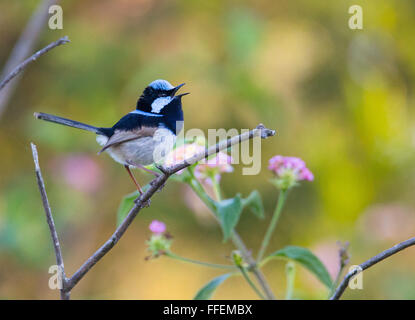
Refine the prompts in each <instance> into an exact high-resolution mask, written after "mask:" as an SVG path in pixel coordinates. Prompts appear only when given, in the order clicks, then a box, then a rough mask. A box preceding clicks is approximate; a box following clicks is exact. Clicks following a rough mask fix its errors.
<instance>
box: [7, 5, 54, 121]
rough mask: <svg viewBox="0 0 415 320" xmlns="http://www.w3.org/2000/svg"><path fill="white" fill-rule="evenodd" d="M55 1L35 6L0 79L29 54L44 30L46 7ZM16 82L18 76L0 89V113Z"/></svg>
mask: <svg viewBox="0 0 415 320" xmlns="http://www.w3.org/2000/svg"><path fill="white" fill-rule="evenodd" d="M57 2H59V0H43V1H42V2H41V3H40V4H39V6H38V7H37V8H36V11H35V12H34V13H33V14H32V16H31V18H30V20H29V22H28V23H27V24H26V27H25V28H24V30H23V31H22V33H21V35H20V37H19V39H18V40H17V42H16V44H15V46H14V47H13V50H12V52H11V53H10V56H9V58H8V59H7V62H6V64H5V66H4V68H3V71H2V73H1V76H0V79H3V78H5V77H6V76H7V75H8V74H9V73H10V72H12V71H13V69H14V68H15V66H16V65H18V64H19V63H20V62H21V61H23V59H25V58H26V57H28V56H29V54H31V52H32V51H33V48H34V46H35V44H36V42H37V40H38V39H39V36H40V34H41V33H42V31H43V30H45V23H46V20H47V18H48V15H49V10H48V8H49V7H50V6H51V5H53V4H56V3H57ZM17 83H18V78H16V79H15V80H13V81H12V82H11V83H9V85H8V86H7V88H5V89H3V90H1V91H0V115H1V114H2V113H3V111H4V109H5V107H6V105H7V103H8V101H9V99H10V97H11V95H12V94H13V91H14V88H15V87H16V85H17Z"/></svg>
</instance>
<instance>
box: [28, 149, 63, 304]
mask: <svg viewBox="0 0 415 320" xmlns="http://www.w3.org/2000/svg"><path fill="white" fill-rule="evenodd" d="M30 145H31V147H32V154H33V161H34V162H35V172H36V180H37V185H38V187H39V191H40V195H41V197H42V203H43V208H44V210H45V213H46V221H47V222H48V226H49V230H50V235H51V237H52V242H53V247H54V249H55V256H56V264H57V265H58V268H59V272H60V276H61V279H62V289H61V299H63V300H66V299H69V295H70V291H67V290H65V284H66V276H65V267H64V265H63V258H62V251H61V247H60V244H59V239H58V233H57V232H56V227H55V223H54V221H53V217H52V210H51V208H50V205H49V200H48V196H47V194H46V189H45V183H44V182H43V177H42V172H41V171H40V166H39V157H38V154H37V148H36V145H34V144H33V143H31V144H30Z"/></svg>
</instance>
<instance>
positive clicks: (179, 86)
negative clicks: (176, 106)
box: [170, 83, 189, 98]
mask: <svg viewBox="0 0 415 320" xmlns="http://www.w3.org/2000/svg"><path fill="white" fill-rule="evenodd" d="M184 85H185V83H182V84H179V85H178V86H177V87H175V88H174V89H172V92H171V95H170V97H172V98H173V97H174V96H175V94H176V92H177V91H179V89H180V88H181V87H183V86H184ZM187 94H189V92H187V93H182V94H179V95H177V96H176V97H182V96H185V95H187Z"/></svg>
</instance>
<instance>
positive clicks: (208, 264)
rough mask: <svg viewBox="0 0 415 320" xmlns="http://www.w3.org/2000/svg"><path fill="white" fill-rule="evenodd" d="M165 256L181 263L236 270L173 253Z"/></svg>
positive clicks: (231, 267)
mask: <svg viewBox="0 0 415 320" xmlns="http://www.w3.org/2000/svg"><path fill="white" fill-rule="evenodd" d="M165 255H166V256H167V257H170V258H173V259H176V260H180V261H184V262H190V263H193V264H198V265H202V266H205V267H211V268H218V269H235V266H231V265H225V264H216V263H209V262H202V261H198V260H193V259H189V258H185V257H181V256H179V255H177V254H174V253H173V252H166V253H165Z"/></svg>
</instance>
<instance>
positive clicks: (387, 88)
mask: <svg viewBox="0 0 415 320" xmlns="http://www.w3.org/2000/svg"><path fill="white" fill-rule="evenodd" d="M37 4H38V1H34V0H33V1H32V0H30V1H29V0H27V1H6V0H0V39H1V40H0V41H1V46H0V64H1V65H2V64H4V62H5V61H6V59H7V57H8V55H9V53H10V50H11V48H12V47H13V45H14V43H15V41H16V40H17V38H18V37H19V35H20V32H21V31H22V29H23V28H24V26H25V24H26V22H27V20H28V18H29V17H30V15H31V13H32V12H33V10H34V9H35V8H36V6H37ZM353 4H360V5H361V6H362V7H363V10H364V30H358V31H353V30H350V29H349V28H348V19H349V17H350V15H349V14H348V8H349V6H350V5H353ZM61 5H62V7H63V11H64V29H63V30H59V31H53V30H49V29H47V28H46V27H45V30H44V32H43V34H42V36H41V41H40V43H38V45H37V47H38V48H40V47H42V46H43V45H46V44H47V43H49V42H51V41H53V40H56V39H57V38H59V37H61V36H63V35H68V36H69V38H70V39H71V41H72V42H71V43H70V44H68V45H65V46H63V47H59V48H56V49H54V50H53V51H51V52H50V53H48V54H47V55H45V56H43V57H42V58H41V59H39V60H38V61H37V62H36V63H34V64H32V65H31V66H30V67H29V68H28V69H27V70H26V72H25V74H24V77H23V78H22V80H21V82H20V84H19V87H18V88H17V90H16V92H15V94H14V96H13V98H12V100H11V101H10V103H9V105H8V108H7V111H6V112H5V113H4V114H3V115H2V116H1V118H0V152H1V157H0V297H1V298H7V299H11V298H36V299H41V298H55V297H57V295H58V294H57V292H54V291H52V290H50V289H49V288H48V286H47V284H48V278H49V274H48V273H47V271H48V268H49V266H50V265H52V264H54V263H55V262H54V256H53V250H52V245H51V242H50V238H49V233H48V229H47V225H46V222H45V219H44V213H43V211H42V207H41V201H40V198H39V194H38V190H37V188H36V182H35V179H34V174H33V163H32V159H31V153H30V145H29V142H30V141H33V142H35V143H36V144H37V145H38V148H39V152H40V161H41V166H42V168H43V174H44V177H45V180H46V187H47V191H48V193H49V197H50V202H51V205H52V208H53V211H54V215H55V220H56V221H55V222H56V224H57V226H58V230H59V233H60V237H61V243H62V246H63V254H64V259H65V266H66V270H67V273H68V274H72V273H73V272H74V271H75V270H76V268H77V267H78V266H79V265H80V264H81V263H83V262H84V260H85V259H86V258H87V257H89V255H90V254H91V253H92V252H93V251H95V249H96V248H98V246H100V245H101V244H102V243H103V242H104V241H105V240H106V239H107V237H108V236H109V235H110V234H111V233H112V230H113V229H114V227H115V225H116V212H117V208H118V205H119V202H120V200H121V198H122V197H123V196H124V195H125V194H127V193H130V192H132V191H133V190H134V188H133V185H132V184H131V182H130V181H129V179H128V176H127V175H126V173H125V172H124V170H123V168H122V167H121V166H119V165H117V164H115V163H113V162H112V161H111V160H110V159H109V157H107V156H106V155H102V156H97V155H96V152H97V151H98V150H99V148H98V146H97V145H96V143H95V141H94V137H92V136H91V135H90V134H87V133H85V132H80V131H77V130H74V129H70V128H66V127H60V126H55V125H52V124H46V123H41V122H40V121H35V119H34V118H33V116H32V114H33V112H35V111H43V112H49V113H54V114H57V115H61V116H66V117H69V118H74V119H76V120H79V121H83V122H87V123H91V124H95V125H100V126H109V125H112V124H113V123H114V122H115V120H116V119H118V118H119V117H121V116H122V115H123V114H125V113H127V112H129V111H130V110H131V109H133V108H134V106H135V101H136V99H137V97H138V95H139V94H140V93H141V91H142V89H143V88H144V87H145V86H146V85H147V84H148V83H149V82H150V81H152V80H154V79H157V78H165V79H167V80H169V81H170V82H172V83H173V84H179V83H182V82H186V83H187V85H186V90H188V91H190V92H191V95H189V96H186V97H185V100H184V111H185V118H186V125H185V128H186V129H190V128H202V129H203V130H204V131H205V132H207V129H208V128H238V129H239V128H252V127H254V126H256V125H257V124H258V123H259V122H263V123H264V124H265V125H266V126H268V127H270V128H275V129H277V131H278V135H277V136H276V137H274V138H272V139H269V140H267V141H265V142H264V144H263V149H262V155H263V157H262V165H263V170H262V171H261V174H259V175H257V176H242V175H241V166H236V170H235V172H234V173H233V174H227V175H226V176H224V177H223V188H224V190H225V193H226V194H227V195H229V196H232V195H234V194H235V193H237V192H240V193H241V194H242V195H243V196H244V197H246V196H248V194H249V193H250V192H251V190H252V189H253V188H256V189H259V191H260V192H261V193H262V197H263V199H264V204H265V211H266V219H265V221H259V220H258V219H257V218H256V217H254V216H253V215H250V214H245V215H243V216H242V217H241V221H240V223H239V225H238V231H240V233H241V234H242V236H243V237H244V238H245V239H246V242H247V244H248V245H249V247H251V248H257V247H258V246H259V244H260V241H261V239H262V235H263V233H264V232H265V228H266V221H269V219H270V216H271V212H272V210H273V207H274V205H275V201H276V198H277V193H276V190H275V188H274V187H273V186H272V185H271V184H270V183H269V182H268V180H269V178H270V173H269V172H267V170H266V165H267V161H268V159H269V158H270V157H271V156H273V155H275V154H283V155H293V156H299V157H301V158H303V159H304V160H305V161H306V162H307V165H308V167H309V168H310V169H311V170H312V171H313V173H314V175H315V181H314V182H313V183H304V184H303V185H302V186H301V187H300V188H296V189H295V191H294V192H292V193H291V194H290V197H289V199H288V203H287V204H286V209H285V210H284V213H283V215H282V218H281V220H280V221H279V225H278V228H277V233H276V234H275V236H274V237H273V239H272V243H271V246H272V247H273V248H274V249H276V248H280V247H282V246H285V245H289V244H290V245H300V246H304V247H307V248H309V249H310V250H312V251H313V252H314V253H316V255H318V256H319V257H320V258H321V259H322V260H323V262H325V263H326V265H327V266H328V269H329V271H331V272H333V273H335V270H336V266H337V252H336V250H337V248H336V245H335V242H336V240H343V241H344V240H349V241H350V243H351V249H350V252H351V254H352V259H351V263H352V264H358V263H361V262H362V261H364V260H365V259H367V258H369V257H370V256H372V255H374V254H376V253H378V252H379V251H381V250H383V249H385V248H387V247H390V246H392V245H393V244H395V243H397V242H399V241H402V240H405V239H406V238H409V237H411V236H413V235H414V233H413V231H414V230H415V216H414V215H415V200H414V189H415V188H414V187H415V170H414V169H415V168H414V160H415V154H414V146H415V126H414V125H415V122H414V120H415V115H414V95H413V91H414V88H415V87H414V78H415V45H414V36H413V33H414V28H415V3H414V2H413V1H410V0H399V1H390V0H379V1H360V0H356V1H323V0H315V1H306V0H298V1H271V0H259V1H258V0H257V1H230V0H228V1H219V0H209V1H194V0H193V1H190V0H172V1H155V0H119V1H110V0H90V1H80V0H73V1H63V2H62V3H61ZM73 156H82V157H87V158H88V159H89V161H92V162H93V165H94V168H95V169H96V170H97V172H98V173H99V175H98V176H94V179H96V183H95V187H94V188H93V189H92V190H90V191H88V192H85V191H81V190H79V189H77V188H74V187H73V185H71V184H69V183H68V181H67V180H68V179H64V178H63V175H64V172H63V171H62V170H63V169H61V166H60V164H61V163H62V162H64V161H65V159H67V158H70V157H73ZM71 170H72V172H73V173H74V174H75V173H76V171H77V170H79V172H82V166H81V167H79V166H78V167H76V166H75V167H71ZM139 179H141V181H147V180H148V179H149V177H148V176H146V175H144V174H142V175H139ZM194 211H196V214H195V213H194ZM153 219H158V220H163V221H165V222H166V224H167V226H168V230H169V231H170V232H171V233H172V234H173V235H174V237H175V239H174V243H173V248H174V251H175V252H177V253H179V254H180V255H182V256H187V257H191V258H194V259H200V260H205V261H213V262H218V263H224V262H225V263H226V261H227V260H226V259H227V256H229V254H230V251H231V250H232V247H231V245H230V244H229V243H227V244H223V243H222V234H221V230H220V229H219V227H218V226H217V225H216V224H215V223H214V221H212V220H211V219H209V218H208V215H207V213H206V210H205V209H204V207H203V206H202V205H200V204H199V203H197V202H195V197H193V196H192V194H191V192H190V191H189V190H188V189H185V188H182V186H181V185H180V184H178V183H176V182H173V181H170V182H169V183H168V185H167V186H166V187H165V189H164V191H163V192H162V193H159V194H157V195H156V197H154V199H153V202H152V205H151V208H150V209H146V210H144V211H143V212H142V213H140V215H139V216H138V217H137V219H136V221H135V222H134V224H133V225H132V227H131V229H130V230H129V231H128V232H127V234H126V235H125V237H124V238H123V239H122V241H121V242H120V243H119V244H118V245H117V247H116V248H115V249H114V250H113V251H112V252H111V253H110V254H109V255H108V256H106V257H105V258H104V259H103V260H102V261H101V262H100V263H99V264H98V265H97V266H96V267H95V269H94V270H93V271H92V272H90V273H89V274H88V275H87V276H86V277H85V278H84V279H83V280H82V282H81V283H80V284H79V286H78V287H77V288H76V289H75V291H74V292H73V297H74V298H88V299H91V298H127V299H152V298H161V299H163V298H172V299H190V298H192V297H193V296H194V295H195V293H196V292H197V291H198V289H199V288H200V287H201V286H202V285H203V284H205V283H207V282H208V281H209V280H210V279H212V278H213V277H215V276H217V275H219V273H218V271H215V270H209V269H205V268H203V267H197V266H192V265H185V264H181V263H180V262H176V261H170V260H168V259H163V258H161V259H159V260H154V261H144V257H145V256H146V255H147V253H146V252H145V239H146V238H147V237H148V236H149V231H148V229H147V227H148V224H149V222H150V221H151V220H153ZM271 246H270V250H272V247H271ZM414 270H415V251H414V249H409V250H407V251H405V252H403V253H401V254H399V255H397V256H396V257H393V258H391V259H389V260H388V261H387V262H384V263H382V264H381V265H379V266H377V267H375V268H374V269H373V270H369V271H368V272H366V273H365V274H364V290H354V291H351V290H349V291H347V293H346V294H345V297H348V298H415V272H414ZM265 272H266V274H267V277H268V279H269V280H270V283H271V285H272V287H273V288H274V289H275V292H276V294H277V296H278V297H280V298H281V297H283V296H284V288H285V278H284V264H283V263H281V262H277V261H276V262H273V263H270V264H269V265H267V267H266V268H265ZM297 274H298V278H297V280H296V291H295V293H294V296H295V297H297V298H324V297H325V295H326V289H325V288H324V286H323V285H322V284H320V283H319V282H317V280H315V279H314V278H313V276H312V275H311V274H310V273H308V271H306V270H305V269H301V271H299V272H297ZM215 297H216V298H219V299H221V298H228V299H229V298H255V296H254V293H253V292H251V290H250V289H249V287H248V285H247V284H246V283H244V282H243V281H241V279H238V277H231V278H230V279H228V280H227V281H226V282H225V283H224V284H223V286H221V287H220V289H219V290H218V291H217V293H216V294H215Z"/></svg>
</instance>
